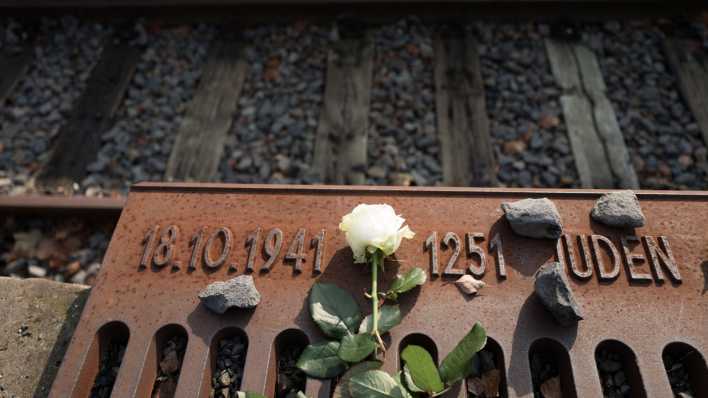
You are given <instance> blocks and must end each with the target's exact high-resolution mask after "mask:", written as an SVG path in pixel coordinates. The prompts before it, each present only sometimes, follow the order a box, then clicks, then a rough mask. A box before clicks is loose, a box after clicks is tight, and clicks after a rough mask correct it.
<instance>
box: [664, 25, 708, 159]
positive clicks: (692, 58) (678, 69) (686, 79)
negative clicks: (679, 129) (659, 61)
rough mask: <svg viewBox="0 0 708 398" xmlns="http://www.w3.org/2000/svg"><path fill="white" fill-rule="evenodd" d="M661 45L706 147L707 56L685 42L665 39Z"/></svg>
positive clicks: (707, 102)
mask: <svg viewBox="0 0 708 398" xmlns="http://www.w3.org/2000/svg"><path fill="white" fill-rule="evenodd" d="M663 44H664V52H665V53H666V57H667V58H668V61H669V64H670V65H671V67H672V68H673V70H674V72H675V73H676V75H677V78H678V79H677V80H678V85H679V89H680V90H681V94H682V95H683V97H684V99H685V100H686V103H687V104H688V107H689V109H690V110H691V112H693V117H695V118H696V123H698V127H699V128H700V130H701V133H703V141H704V142H705V144H706V145H708V56H706V54H705V52H703V51H700V50H698V51H692V50H691V45H690V43H689V42H688V41H686V40H680V39H672V38H667V39H664V42H663Z"/></svg>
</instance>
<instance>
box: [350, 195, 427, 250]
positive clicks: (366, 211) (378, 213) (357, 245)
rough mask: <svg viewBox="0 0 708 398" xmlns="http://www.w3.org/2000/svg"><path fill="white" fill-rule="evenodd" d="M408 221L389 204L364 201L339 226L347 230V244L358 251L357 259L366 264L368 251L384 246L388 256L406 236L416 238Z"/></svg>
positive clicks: (383, 248) (382, 248)
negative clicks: (407, 223) (405, 223)
mask: <svg viewBox="0 0 708 398" xmlns="http://www.w3.org/2000/svg"><path fill="white" fill-rule="evenodd" d="M405 221H406V220H405V219H404V218H402V217H400V216H397V215H396V212H395V211H394V210H393V207H391V206H389V205H387V204H380V205H367V204H360V205H358V206H357V207H355V208H354V210H352V212H351V213H349V214H347V215H346V216H344V217H342V222H341V223H340V224H339V229H340V230H341V231H343V232H344V233H345V235H346V238H347V243H348V244H349V247H351V249H352V252H354V262H355V263H365V262H366V252H367V251H368V252H369V253H374V252H375V251H376V249H381V251H382V252H383V253H384V255H386V256H389V255H391V254H393V253H395V252H396V250H398V246H400V245H401V240H402V239H403V238H406V239H412V238H413V237H414V236H415V233H413V231H411V229H410V228H408V226H407V225H406V226H405V227H404V226H403V223H404V222H405Z"/></svg>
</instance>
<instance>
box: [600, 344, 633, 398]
mask: <svg viewBox="0 0 708 398" xmlns="http://www.w3.org/2000/svg"><path fill="white" fill-rule="evenodd" d="M595 360H596V361H597V368H598V369H599V370H600V382H601V384H602V393H603V396H604V397H605V398H620V397H629V396H631V394H632V388H631V387H630V386H629V381H628V380H627V375H626V374H625V372H624V369H623V368H622V362H621V357H620V355H619V354H617V353H615V352H611V351H608V350H601V351H600V352H598V353H597V355H596V356H595Z"/></svg>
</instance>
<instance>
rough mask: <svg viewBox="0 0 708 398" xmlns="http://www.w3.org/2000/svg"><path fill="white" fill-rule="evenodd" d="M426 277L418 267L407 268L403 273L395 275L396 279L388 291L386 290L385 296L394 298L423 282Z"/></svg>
mask: <svg viewBox="0 0 708 398" xmlns="http://www.w3.org/2000/svg"><path fill="white" fill-rule="evenodd" d="M427 279H428V276H427V275H426V274H425V271H423V269H422V268H419V267H415V268H412V269H410V270H408V272H406V273H405V274H404V275H396V279H395V280H394V281H393V283H392V284H391V287H390V288H389V289H388V292H386V298H387V299H391V300H396V299H397V298H398V295H399V294H401V293H405V292H407V291H409V290H411V289H413V288H414V287H416V286H420V285H422V284H424V283H425V281H426V280H427Z"/></svg>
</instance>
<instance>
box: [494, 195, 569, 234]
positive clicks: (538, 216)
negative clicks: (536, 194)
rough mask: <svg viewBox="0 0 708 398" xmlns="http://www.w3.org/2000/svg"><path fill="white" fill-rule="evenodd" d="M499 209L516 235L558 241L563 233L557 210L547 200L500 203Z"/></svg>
mask: <svg viewBox="0 0 708 398" xmlns="http://www.w3.org/2000/svg"><path fill="white" fill-rule="evenodd" d="M501 208H502V210H504V213H505V214H506V219H507V221H509V224H510V225H511V229H512V230H514V232H515V233H516V234H518V235H521V236H526V237H529V238H546V239H558V238H560V236H561V234H562V233H563V225H562V223H561V217H560V214H559V213H558V209H556V205H555V204H553V202H551V201H550V200H549V199H548V198H541V199H523V200H519V201H516V202H509V203H502V205H501Z"/></svg>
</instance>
